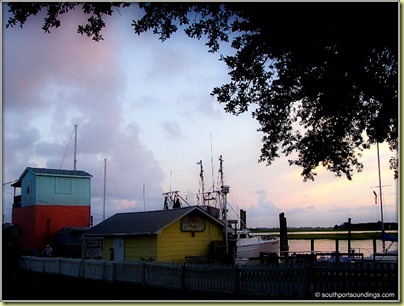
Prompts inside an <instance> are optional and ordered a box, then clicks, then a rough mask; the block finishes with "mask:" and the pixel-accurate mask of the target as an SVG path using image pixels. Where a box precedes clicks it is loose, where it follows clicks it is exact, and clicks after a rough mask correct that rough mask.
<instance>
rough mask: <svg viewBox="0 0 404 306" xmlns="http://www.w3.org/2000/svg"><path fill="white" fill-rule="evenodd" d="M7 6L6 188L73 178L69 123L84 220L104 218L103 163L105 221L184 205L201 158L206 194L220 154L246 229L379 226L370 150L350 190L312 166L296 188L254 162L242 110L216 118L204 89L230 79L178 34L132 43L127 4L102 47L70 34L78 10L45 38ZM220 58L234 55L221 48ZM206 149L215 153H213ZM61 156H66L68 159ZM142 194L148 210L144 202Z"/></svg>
mask: <svg viewBox="0 0 404 306" xmlns="http://www.w3.org/2000/svg"><path fill="white" fill-rule="evenodd" d="M7 10H8V8H7V6H6V4H4V3H3V95H2V99H3V101H2V102H3V135H2V136H3V159H2V162H3V164H2V170H3V182H9V181H12V180H14V179H18V177H19V176H20V175H21V174H22V172H23V171H24V169H25V168H26V167H45V168H54V169H59V168H60V167H61V166H62V167H61V168H62V169H73V147H74V143H73V139H72V140H71V141H70V145H69V147H68V144H69V139H70V137H71V135H72V132H73V129H74V125H75V124H77V125H78V144H77V159H78V161H77V168H78V169H79V170H84V171H86V172H88V173H90V174H92V175H93V178H92V201H91V214H92V215H93V216H94V223H95V224H97V223H99V222H100V221H101V220H102V210H103V208H102V205H103V204H102V203H103V200H102V198H103V179H104V178H103V175H104V169H103V167H104V158H106V159H107V198H106V215H107V217H109V216H112V215H113V214H115V213H117V212H124V211H125V212H128V211H143V210H144V209H145V208H146V210H156V209H162V208H163V200H164V199H163V196H162V193H163V192H166V191H169V189H170V188H171V189H172V190H180V191H182V192H184V194H188V198H189V199H190V202H191V204H192V203H195V200H194V198H195V197H194V194H196V193H197V191H198V188H199V166H198V165H197V164H196V163H197V162H198V161H199V160H202V161H203V165H204V169H205V177H206V181H205V183H206V185H207V186H208V187H207V188H209V187H210V186H211V185H212V174H211V173H212V165H211V158H212V156H213V172H214V179H215V181H217V177H218V167H219V163H218V157H219V155H222V156H223V159H224V172H225V179H226V184H227V185H230V194H229V196H228V200H229V204H230V205H231V206H232V207H233V209H234V210H236V211H238V210H239V209H244V210H246V211H247V225H248V226H249V227H277V226H279V221H278V215H279V213H280V212H284V213H285V216H286V218H287V221H288V226H290V227H300V226H312V227H316V226H334V225H335V224H341V223H343V222H345V221H347V219H348V218H351V219H352V222H353V223H359V222H373V221H378V220H379V219H380V207H379V206H378V205H375V203H374V195H373V190H375V191H377V192H378V188H377V187H375V186H377V185H378V172H377V155H376V149H375V147H374V148H372V149H371V150H369V151H366V152H364V156H363V159H362V162H363V163H364V166H365V168H364V171H363V172H362V173H355V174H354V176H353V180H352V181H348V180H347V179H346V178H345V177H341V178H337V177H335V175H334V174H332V173H329V172H327V171H326V170H325V169H322V168H319V169H317V173H318V175H317V177H316V179H315V181H314V182H311V181H310V182H303V178H302V176H300V172H301V169H300V168H298V167H291V166H289V164H288V161H287V158H280V159H278V160H276V161H275V162H274V163H273V165H271V166H268V167H267V166H266V165H265V164H262V163H258V158H259V155H260V149H261V145H262V143H261V138H262V134H261V133H259V132H257V129H258V128H259V125H258V123H257V122H256V121H255V120H254V119H253V118H252V117H251V114H250V113H246V114H242V115H240V116H237V117H236V116H233V115H231V114H227V113H225V112H224V111H223V106H222V105H220V104H219V103H218V102H217V101H216V100H215V98H214V97H211V96H210V92H211V91H212V89H213V88H214V87H215V86H219V85H221V84H223V83H225V82H227V81H228V80H229V76H228V75H227V68H226V66H225V64H224V63H223V62H221V61H219V54H217V53H216V54H212V53H209V52H208V49H207V47H206V46H205V45H204V42H203V40H201V41H198V40H193V39H190V38H188V37H186V36H185V34H184V33H183V32H177V33H176V34H175V35H174V36H173V37H172V38H171V39H169V40H167V41H165V42H163V43H162V42H161V41H159V40H158V37H157V36H155V35H153V34H152V33H146V34H143V35H141V36H138V35H136V34H135V33H134V32H133V29H132V27H131V22H132V19H135V16H137V15H136V14H138V13H137V11H136V9H135V7H130V8H127V9H121V10H120V15H119V14H115V16H113V17H107V18H105V21H106V24H107V26H106V29H105V30H104V31H103V33H102V34H103V37H104V41H101V42H98V43H97V42H94V41H92V40H91V39H90V38H87V37H85V36H81V35H80V34H77V25H78V24H79V23H81V22H83V15H82V14H81V13H79V12H75V13H69V14H68V15H66V16H62V18H61V20H62V25H61V27H60V28H59V29H53V30H51V33H50V34H46V33H44V32H43V30H42V29H41V26H42V21H43V15H41V16H36V17H34V18H31V19H29V20H28V22H27V23H26V25H25V26H24V28H22V29H21V28H20V27H18V26H17V27H14V28H8V29H6V28H5V23H6V21H7V19H8V16H9V15H8V14H9V13H8V12H7ZM221 52H223V53H226V52H230V51H229V50H228V49H227V48H226V47H225V46H224V48H223V49H222V51H221ZM380 148H381V154H380V158H381V162H382V185H385V186H386V187H384V188H383V193H384V195H383V203H384V213H385V221H397V215H398V213H397V197H398V193H397V192H398V188H397V184H398V182H397V181H395V180H394V179H393V172H392V171H391V170H389V169H388V166H389V164H388V160H389V159H390V157H391V156H392V154H393V153H392V152H390V151H389V150H388V146H387V145H386V144H382V145H381V146H380ZM211 149H212V154H211ZM65 152H66V156H65V158H64V155H65ZM143 186H145V203H144V200H143ZM2 195H3V199H2V204H3V218H4V221H5V222H11V209H12V198H13V188H11V187H10V185H9V184H8V185H5V186H3V193H2Z"/></svg>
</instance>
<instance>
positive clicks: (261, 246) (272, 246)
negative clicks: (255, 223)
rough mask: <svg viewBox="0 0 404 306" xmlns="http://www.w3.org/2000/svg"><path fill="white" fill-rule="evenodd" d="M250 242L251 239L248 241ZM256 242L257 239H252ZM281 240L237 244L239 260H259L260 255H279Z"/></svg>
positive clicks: (240, 242) (241, 241)
mask: <svg viewBox="0 0 404 306" xmlns="http://www.w3.org/2000/svg"><path fill="white" fill-rule="evenodd" d="M246 240H250V239H246ZM252 240H255V239H252ZM279 245H280V243H279V240H278V239H272V240H258V241H253V242H250V241H243V239H242V240H240V241H239V242H238V243H237V250H236V253H237V258H249V259H251V258H259V257H260V253H279Z"/></svg>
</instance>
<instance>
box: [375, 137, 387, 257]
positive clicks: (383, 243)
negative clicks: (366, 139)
mask: <svg viewBox="0 0 404 306" xmlns="http://www.w3.org/2000/svg"><path fill="white" fill-rule="evenodd" d="M376 148H377V168H378V171H379V197H380V218H381V219H382V220H381V221H382V233H383V232H384V218H383V198H382V176H381V173H380V152H379V142H377V143H376ZM382 245H383V253H384V252H386V242H385V241H384V240H382Z"/></svg>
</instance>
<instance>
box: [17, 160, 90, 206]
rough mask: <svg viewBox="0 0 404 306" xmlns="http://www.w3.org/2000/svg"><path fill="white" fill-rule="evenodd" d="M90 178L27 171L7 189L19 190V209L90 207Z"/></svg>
mask: <svg viewBox="0 0 404 306" xmlns="http://www.w3.org/2000/svg"><path fill="white" fill-rule="evenodd" d="M91 178H92V175H91V174H89V173H87V172H85V171H82V170H58V169H46V168H31V167H27V168H26V169H25V170H24V172H23V173H22V174H21V176H20V178H19V179H18V181H16V182H15V183H13V184H12V185H11V186H13V187H20V188H21V206H22V207H24V206H32V205H68V206H90V201H91Z"/></svg>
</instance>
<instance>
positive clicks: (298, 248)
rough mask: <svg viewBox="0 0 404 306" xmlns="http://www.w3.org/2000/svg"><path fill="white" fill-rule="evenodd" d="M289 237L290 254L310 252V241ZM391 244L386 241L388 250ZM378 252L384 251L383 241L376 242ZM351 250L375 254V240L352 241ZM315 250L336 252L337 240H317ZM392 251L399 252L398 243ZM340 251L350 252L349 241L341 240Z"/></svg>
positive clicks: (393, 246)
mask: <svg viewBox="0 0 404 306" xmlns="http://www.w3.org/2000/svg"><path fill="white" fill-rule="evenodd" d="M290 238H291V237H290V236H289V241H288V242H289V251H290V252H305V251H310V240H306V239H302V240H300V239H299V240H293V239H290ZM390 244H391V242H388V241H386V248H388V247H389V246H390ZM376 247H377V252H381V251H382V241H380V240H377V241H376ZM351 248H352V249H355V252H357V253H363V256H364V257H367V256H370V255H371V254H373V240H352V241H351ZM314 250H315V251H318V252H332V251H335V240H331V239H317V240H314ZM390 250H397V243H394V244H393V245H392V247H391V248H390ZM339 251H340V252H341V253H346V252H348V240H339Z"/></svg>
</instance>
